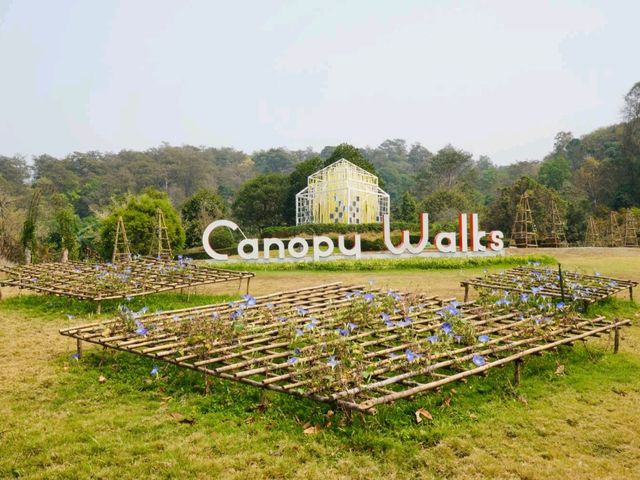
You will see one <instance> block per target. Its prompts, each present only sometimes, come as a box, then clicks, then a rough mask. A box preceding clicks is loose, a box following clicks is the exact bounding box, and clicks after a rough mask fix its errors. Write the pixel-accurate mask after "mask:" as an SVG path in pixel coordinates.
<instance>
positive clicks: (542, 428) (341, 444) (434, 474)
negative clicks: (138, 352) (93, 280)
mask: <svg viewBox="0 0 640 480" xmlns="http://www.w3.org/2000/svg"><path fill="white" fill-rule="evenodd" d="M519 253H521V252H519ZM533 253H536V254H538V253H546V254H551V255H554V256H556V258H558V259H559V260H560V261H561V262H562V264H563V266H564V267H565V268H578V269H582V270H583V271H585V272H589V273H591V272H593V271H594V270H597V271H600V272H602V273H603V274H609V275H612V276H616V275H617V276H621V277H626V278H632V279H635V280H640V249H639V250H632V249H575V250H557V251H555V250H547V251H544V252H543V251H536V252H533ZM482 268H484V267H481V268H472V269H464V270H456V269H447V270H419V269H409V270H383V271H380V272H376V271H364V272H358V271H305V272H292V271H275V272H266V271H265V272H259V273H258V276H257V277H256V278H254V279H253V280H252V281H251V287H252V288H251V290H252V293H254V294H256V295H259V294H263V293H269V292H274V291H279V290H286V289H290V288H300V287H303V286H308V285H317V284H320V283H326V282H334V281H343V282H345V283H362V284H366V283H367V282H368V281H369V280H370V279H372V280H374V281H375V282H376V284H377V285H379V286H383V287H384V286H391V287H395V288H402V289H404V290H422V291H427V292H431V293H434V294H438V295H442V296H446V297H451V296H454V295H457V296H458V297H460V296H461V294H462V289H461V288H460V286H459V282H460V280H461V279H463V278H466V277H469V276H473V275H478V274H480V273H481V272H482ZM487 268H489V269H490V270H498V269H499V268H498V267H495V266H490V267H487ZM234 288H237V287H235V286H230V285H220V286H215V287H202V288H200V289H198V291H197V292H196V294H192V295H191V296H189V297H187V296H186V295H180V294H161V295H156V296H153V297H147V298H146V299H135V300H133V301H132V302H131V303H133V308H139V307H142V306H143V305H147V306H149V307H150V309H151V310H154V309H165V310H166V309H169V308H178V307H183V306H189V305H197V304H202V303H211V302H213V301H225V300H228V299H229V298H230V297H229V295H228V294H229V293H231V295H237V291H232V290H233V289H234ZM3 293H6V294H8V295H7V297H8V298H5V299H3V300H2V301H0V418H1V419H2V421H1V422H0V478H3V479H4V478H13V477H15V478H42V479H56V478H74V479H75V478H119V479H127V478H137V479H142V478H144V479H146V478H237V479H245V478H251V479H262V478H305V479H315V478H319V479H334V478H366V479H368V480H370V479H376V478H381V477H385V478H386V479H394V478H399V479H406V478H411V479H422V478H517V479H525V478H526V479H538V478H541V479H542V478H549V479H556V478H561V477H564V478H568V479H569V478H570V479H573V478H598V479H599V478H640V428H638V427H639V426H640V422H639V421H638V412H639V411H640V410H639V408H638V405H640V328H639V327H638V325H637V319H638V316H639V315H640V309H638V308H637V307H636V306H635V305H633V304H631V303H630V302H628V301H627V300H626V299H624V297H621V298H620V299H616V300H612V301H609V302H606V303H604V304H602V305H598V306H595V307H592V308H591V310H590V313H592V314H595V313H600V314H606V315H610V316H619V317H625V318H632V319H633V320H634V324H633V326H632V327H630V328H627V329H625V330H623V333H622V344H621V350H620V353H619V354H617V355H614V354H612V353H611V349H612V338H610V337H609V336H603V337H601V338H599V339H596V340H590V341H588V342H587V343H586V344H584V345H582V344H580V345H576V346H575V347H574V348H561V349H560V350H558V351H557V352H553V353H550V354H547V355H544V356H540V357H532V358H527V360H526V362H525V366H524V371H523V376H522V383H521V384H520V385H519V386H518V387H515V386H514V385H513V384H512V377H513V368H512V367H509V366H507V367H505V368H503V369H495V370H491V371H490V373H489V375H488V376H487V377H476V378H472V379H470V380H469V381H468V382H467V383H459V384H452V385H450V386H448V387H446V388H443V389H442V390H441V391H440V392H436V393H432V394H427V395H422V396H418V397H417V398H415V399H413V400H404V401H403V400H401V401H399V402H397V403H396V404H395V405H391V406H384V407H382V408H380V409H379V413H378V415H377V416H367V417H363V416H360V415H354V416H352V417H349V416H348V415H346V414H344V413H342V412H333V411H331V407H330V406H328V405H324V404H318V403H315V402H312V401H307V400H301V399H297V398H293V397H289V396H285V395H280V394H276V393H273V392H269V393H264V392H262V391H261V390H258V389H255V388H252V387H249V386H246V385H237V384H232V383H229V382H222V381H217V380H212V381H211V382H210V384H209V386H208V393H207V392H205V382H204V380H203V378H202V377H201V376H200V375H199V374H196V373H194V372H188V371H184V370H182V369H178V368H175V367H171V366H167V365H165V364H162V363H160V364H158V366H159V367H160V377H159V378H158V379H156V380H154V379H152V376H151V375H150V371H151V369H152V368H153V366H154V363H153V362H152V361H150V360H148V359H144V358H140V357H137V356H133V355H128V354H126V353H114V352H112V351H106V350H102V349H99V348H96V347H88V348H86V350H85V356H84V358H83V359H82V361H80V362H77V361H75V360H73V359H72V354H73V353H74V351H75V342H73V341H72V340H70V339H68V338H65V337H62V336H60V335H59V334H58V333H57V332H58V329H59V328H62V327H66V326H70V325H75V324H79V323H85V322H89V321H91V320H92V319H95V318H96V316H95V315H94V314H93V313H92V312H93V310H94V309H93V306H91V305H89V304H87V303H85V302H77V301H67V300H64V299H57V298H50V297H43V296H39V295H25V294H23V295H21V296H16V295H15V292H10V291H4V292H3ZM225 293H226V294H227V295H225ZM638 295H640V291H639V292H638ZM116 306H117V303H113V304H106V305H104V306H103V311H104V314H103V316H108V315H109V314H110V313H111V314H112V313H113V311H114V310H115V308H116ZM68 315H71V316H73V318H68ZM100 377H103V378H104V381H103V382H101V381H100V380H99V379H100ZM418 408H425V409H427V410H428V411H429V412H430V413H431V414H432V416H433V420H432V421H427V420H424V421H423V422H421V423H419V424H418V423H416V420H415V416H414V412H415V411H416V410H417V409H418ZM310 425H313V426H320V427H321V429H320V431H319V433H316V434H312V435H306V434H305V433H304V430H305V428H306V427H308V426H310Z"/></svg>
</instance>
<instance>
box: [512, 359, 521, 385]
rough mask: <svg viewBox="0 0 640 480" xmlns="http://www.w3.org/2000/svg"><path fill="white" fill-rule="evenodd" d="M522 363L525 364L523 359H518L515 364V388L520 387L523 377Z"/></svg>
mask: <svg viewBox="0 0 640 480" xmlns="http://www.w3.org/2000/svg"><path fill="white" fill-rule="evenodd" d="M522 363H523V360H522V359H521V358H518V359H517V360H516V361H514V362H513V366H514V371H513V383H514V385H515V386H518V385H520V377H521V373H522Z"/></svg>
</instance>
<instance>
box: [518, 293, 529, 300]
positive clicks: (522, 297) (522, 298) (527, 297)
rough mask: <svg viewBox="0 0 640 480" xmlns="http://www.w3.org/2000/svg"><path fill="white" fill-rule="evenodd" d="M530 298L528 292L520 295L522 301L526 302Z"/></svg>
mask: <svg viewBox="0 0 640 480" xmlns="http://www.w3.org/2000/svg"><path fill="white" fill-rule="evenodd" d="M528 300H529V295H527V294H526V293H523V294H521V295H520V301H521V302H526V301H528Z"/></svg>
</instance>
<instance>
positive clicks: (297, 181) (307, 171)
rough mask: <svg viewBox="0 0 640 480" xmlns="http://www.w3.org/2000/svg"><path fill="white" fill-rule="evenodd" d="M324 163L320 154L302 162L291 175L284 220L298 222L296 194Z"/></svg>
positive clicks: (292, 222) (291, 223)
mask: <svg viewBox="0 0 640 480" xmlns="http://www.w3.org/2000/svg"><path fill="white" fill-rule="evenodd" d="M323 165H324V160H322V158H320V157H319V156H315V157H312V158H310V159H308V160H305V161H303V162H300V163H299V164H298V165H296V168H295V169H294V170H293V172H291V174H290V175H289V185H288V187H287V193H286V195H285V198H284V220H285V222H286V223H288V224H289V225H295V224H296V194H297V193H298V192H299V191H300V190H302V189H303V188H305V187H306V186H307V178H309V176H310V175H313V174H314V173H316V172H317V171H318V170H320V169H321V168H322V166H323Z"/></svg>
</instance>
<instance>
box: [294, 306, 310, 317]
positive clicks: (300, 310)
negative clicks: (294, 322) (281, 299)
mask: <svg viewBox="0 0 640 480" xmlns="http://www.w3.org/2000/svg"><path fill="white" fill-rule="evenodd" d="M296 310H297V311H298V315H302V316H303V317H304V316H305V315H308V314H309V310H307V309H306V308H304V307H296Z"/></svg>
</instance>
